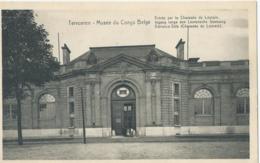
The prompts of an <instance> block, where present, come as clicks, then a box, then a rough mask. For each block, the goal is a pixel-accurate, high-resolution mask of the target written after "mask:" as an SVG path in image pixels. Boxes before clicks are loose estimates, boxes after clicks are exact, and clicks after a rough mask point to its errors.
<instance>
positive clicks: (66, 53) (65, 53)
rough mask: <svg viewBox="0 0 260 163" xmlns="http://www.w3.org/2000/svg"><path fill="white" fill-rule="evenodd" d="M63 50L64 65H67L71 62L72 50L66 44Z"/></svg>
mask: <svg viewBox="0 0 260 163" xmlns="http://www.w3.org/2000/svg"><path fill="white" fill-rule="evenodd" d="M61 49H62V54H63V64H64V65H66V64H68V63H69V62H70V49H69V48H68V46H67V45H66V44H64V46H63V47H61Z"/></svg>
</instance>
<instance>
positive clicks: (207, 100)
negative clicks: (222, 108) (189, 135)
mask: <svg viewBox="0 0 260 163" xmlns="http://www.w3.org/2000/svg"><path fill="white" fill-rule="evenodd" d="M194 98H195V105H194V107H195V114H201V115H208V114H212V110H213V96H212V94H211V92H210V91H209V90H207V89H200V90H198V91H197V92H196V93H195V94H194Z"/></svg>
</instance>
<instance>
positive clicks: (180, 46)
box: [175, 39, 185, 60]
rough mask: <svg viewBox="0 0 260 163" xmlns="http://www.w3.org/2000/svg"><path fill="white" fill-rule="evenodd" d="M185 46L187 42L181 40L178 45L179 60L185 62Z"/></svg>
mask: <svg viewBox="0 0 260 163" xmlns="http://www.w3.org/2000/svg"><path fill="white" fill-rule="evenodd" d="M184 44H185V41H182V39H180V41H179V42H178V44H177V45H176V47H175V48H176V50H177V58H179V59H182V60H184Z"/></svg>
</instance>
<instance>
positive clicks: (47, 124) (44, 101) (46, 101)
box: [39, 94, 56, 128]
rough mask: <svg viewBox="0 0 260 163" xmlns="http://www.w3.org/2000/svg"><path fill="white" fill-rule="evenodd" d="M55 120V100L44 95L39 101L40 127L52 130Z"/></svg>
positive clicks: (48, 95)
mask: <svg viewBox="0 0 260 163" xmlns="http://www.w3.org/2000/svg"><path fill="white" fill-rule="evenodd" d="M55 118H56V111H55V98H54V97H53V96H52V95H50V94H44V95H42V96H41V97H40V99H39V120H40V127H42V128H53V127H55V126H54V124H55V123H54V122H53V121H55Z"/></svg>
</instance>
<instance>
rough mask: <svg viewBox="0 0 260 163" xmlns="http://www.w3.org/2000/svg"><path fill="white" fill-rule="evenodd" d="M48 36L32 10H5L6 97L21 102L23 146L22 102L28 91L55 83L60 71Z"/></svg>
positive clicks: (4, 79)
mask: <svg viewBox="0 0 260 163" xmlns="http://www.w3.org/2000/svg"><path fill="white" fill-rule="evenodd" d="M47 36H48V32H47V31H46V30H45V29H44V28H43V25H38V24H37V23H36V22H35V19H34V12H33V11H32V10H2V48H3V51H2V52H3V53H2V54H3V96H4V98H5V97H9V96H13V97H14V98H15V99H16V101H17V132H18V144H19V145H22V144H23V138H22V124H21V119H22V114H21V100H22V99H23V97H24V92H25V91H24V90H25V88H26V87H28V86H30V85H35V86H41V85H43V84H44V83H45V82H47V81H49V80H52V79H54V78H55V75H54V72H55V71H57V70H58V68H59V63H58V62H57V61H56V59H55V57H53V55H52V45H51V44H50V43H49V40H48V38H47Z"/></svg>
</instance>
